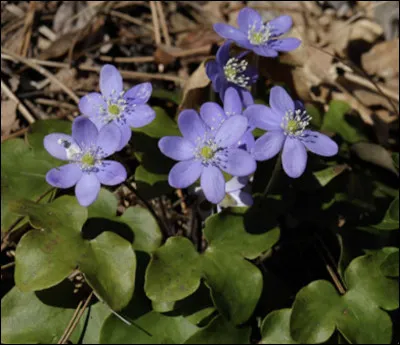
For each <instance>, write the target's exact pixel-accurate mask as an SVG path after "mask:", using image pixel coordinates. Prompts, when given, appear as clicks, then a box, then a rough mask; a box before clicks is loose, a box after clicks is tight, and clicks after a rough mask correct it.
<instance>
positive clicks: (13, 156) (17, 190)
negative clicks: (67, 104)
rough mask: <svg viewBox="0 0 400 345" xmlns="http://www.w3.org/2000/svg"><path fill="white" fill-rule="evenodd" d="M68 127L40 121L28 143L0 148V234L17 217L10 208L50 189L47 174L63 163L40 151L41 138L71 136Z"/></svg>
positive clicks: (15, 142)
mask: <svg viewBox="0 0 400 345" xmlns="http://www.w3.org/2000/svg"><path fill="white" fill-rule="evenodd" d="M70 128H71V123H70V122H67V121H59V120H46V121H39V122H37V123H35V124H33V125H32V130H31V132H30V134H29V135H28V136H27V140H23V139H12V140H7V141H6V142H4V143H3V144H2V145H1V157H2V160H1V231H2V232H4V231H7V230H8V228H9V227H10V226H11V225H12V224H13V223H14V222H15V221H16V219H17V218H18V216H17V215H15V214H13V213H12V212H11V211H10V204H11V203H12V202H13V201H16V200H19V199H29V200H38V199H39V198H40V197H41V196H42V195H44V194H45V193H46V192H48V191H49V190H50V189H51V188H52V187H51V186H49V185H48V184H47V182H46V180H45V177H46V173H47V172H48V171H49V170H50V169H52V168H54V167H56V166H59V165H62V164H63V162H62V161H60V160H57V159H55V158H53V157H51V156H50V155H49V154H48V153H47V151H46V150H45V149H44V147H43V138H44V137H45V135H47V134H49V133H52V132H66V133H68V132H70Z"/></svg>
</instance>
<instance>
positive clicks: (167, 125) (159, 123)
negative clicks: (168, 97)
mask: <svg viewBox="0 0 400 345" xmlns="http://www.w3.org/2000/svg"><path fill="white" fill-rule="evenodd" d="M153 109H154V111H155V112H156V118H155V119H154V120H153V121H152V122H150V123H149V124H148V125H147V126H144V127H141V128H135V129H134V132H139V133H144V134H146V135H148V136H149V137H152V138H162V137H164V136H166V135H178V136H180V135H181V134H180V132H179V129H178V125H177V124H176V122H175V121H174V120H173V119H171V118H170V117H169V116H168V114H167V113H166V112H165V110H164V109H163V108H160V107H153ZM133 135H135V134H133Z"/></svg>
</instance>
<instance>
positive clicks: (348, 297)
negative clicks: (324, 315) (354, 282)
mask: <svg viewBox="0 0 400 345" xmlns="http://www.w3.org/2000/svg"><path fill="white" fill-rule="evenodd" d="M342 303H343V306H342V309H341V311H340V314H339V315H338V316H337V321H336V324H337V328H338V329H339V331H340V332H341V333H342V334H343V336H344V337H345V339H346V340H347V341H348V342H349V343H350V344H390V342H391V339H392V321H391V319H390V316H389V315H388V314H387V313H386V312H385V311H383V310H382V309H380V308H379V307H378V306H377V305H376V304H374V303H370V300H369V299H368V298H367V297H365V296H363V295H362V294H360V293H359V292H358V291H355V290H353V291H348V292H347V293H346V294H345V295H344V296H343V297H342Z"/></svg>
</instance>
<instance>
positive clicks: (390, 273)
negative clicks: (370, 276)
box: [380, 249, 399, 278]
mask: <svg viewBox="0 0 400 345" xmlns="http://www.w3.org/2000/svg"><path fill="white" fill-rule="evenodd" d="M380 269H381V272H382V273H383V274H384V275H385V276H386V277H392V278H397V277H398V276H399V250H398V249H397V250H396V251H395V252H393V253H391V254H389V255H388V256H387V257H386V259H385V260H383V262H382V264H381V266H380Z"/></svg>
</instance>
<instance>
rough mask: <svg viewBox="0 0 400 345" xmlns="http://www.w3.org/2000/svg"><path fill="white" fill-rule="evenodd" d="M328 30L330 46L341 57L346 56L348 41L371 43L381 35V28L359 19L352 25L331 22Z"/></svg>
mask: <svg viewBox="0 0 400 345" xmlns="http://www.w3.org/2000/svg"><path fill="white" fill-rule="evenodd" d="M330 29H331V33H332V34H331V36H330V38H329V41H330V45H331V46H332V47H333V48H334V50H335V51H336V52H337V53H338V54H339V55H340V56H342V57H344V56H346V50H347V47H348V45H349V42H350V41H357V40H363V41H366V42H368V43H373V42H375V41H376V40H377V39H378V38H379V37H380V36H381V35H382V34H383V31H382V28H381V27H380V26H379V25H378V24H376V23H374V22H373V21H371V20H369V19H360V20H358V21H356V22H354V23H343V22H342V21H333V22H332V25H331V28H330Z"/></svg>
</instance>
